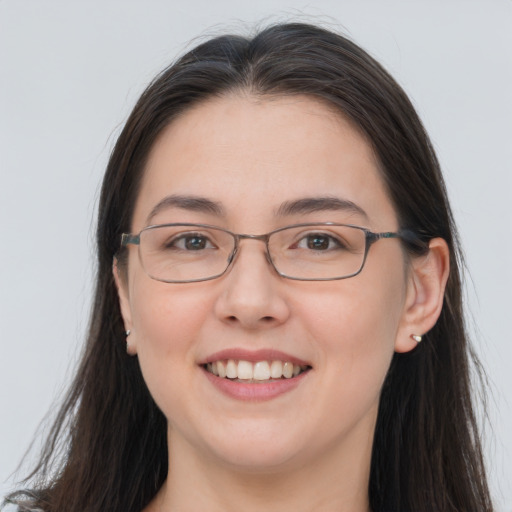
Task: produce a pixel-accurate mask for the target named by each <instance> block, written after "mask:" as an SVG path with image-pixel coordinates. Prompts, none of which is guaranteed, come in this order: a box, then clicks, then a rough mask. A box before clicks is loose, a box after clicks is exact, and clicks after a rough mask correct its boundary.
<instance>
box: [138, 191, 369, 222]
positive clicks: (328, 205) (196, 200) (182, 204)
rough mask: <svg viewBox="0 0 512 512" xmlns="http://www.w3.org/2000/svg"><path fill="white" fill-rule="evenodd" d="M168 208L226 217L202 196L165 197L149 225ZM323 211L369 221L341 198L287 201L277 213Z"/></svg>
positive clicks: (151, 216) (216, 203)
mask: <svg viewBox="0 0 512 512" xmlns="http://www.w3.org/2000/svg"><path fill="white" fill-rule="evenodd" d="M168 208H180V209H182V210H189V211H193V212H199V213H208V214H211V215H215V216H218V217H223V216H225V210H224V208H223V206H222V204H221V203H219V202H217V201H213V200H211V199H208V198H207V197H202V196H192V195H190V196H189V195H187V196H185V195H170V196H167V197H164V198H163V199H162V200H161V201H159V202H158V203H157V204H156V206H155V207H154V208H153V209H152V210H151V213H150V214H149V215H148V218H147V224H149V223H150V221H151V219H153V217H155V216H156V215H157V214H158V213H160V212H161V211H163V210H166V209H168ZM321 211H345V212H349V213H355V214H358V215H361V216H362V217H364V218H365V219H368V215H367V213H366V212H365V211H364V210H363V209H362V208H361V207H360V206H358V205H357V204H356V203H354V202H352V201H349V200H348V199H341V198H339V197H331V196H326V197H303V198H300V199H296V200H293V201H285V202H284V203H282V204H281V205H280V206H279V208H278V209H277V210H276V211H275V215H276V216H277V217H286V216H288V215H306V214H308V213H314V212H321Z"/></svg>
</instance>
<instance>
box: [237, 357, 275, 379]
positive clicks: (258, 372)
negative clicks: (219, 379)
mask: <svg viewBox="0 0 512 512" xmlns="http://www.w3.org/2000/svg"><path fill="white" fill-rule="evenodd" d="M240 362H241V361H240ZM238 364H239V365H240V363H238ZM239 378H242V377H239ZM253 379H254V380H268V379H270V366H269V364H268V363H267V361H261V362H259V363H256V364H255V365H254V376H253Z"/></svg>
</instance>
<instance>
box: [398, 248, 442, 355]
mask: <svg viewBox="0 0 512 512" xmlns="http://www.w3.org/2000/svg"><path fill="white" fill-rule="evenodd" d="M449 272H450V250H449V248H448V244H447V243H446V241H445V240H444V239H442V238H433V239H432V240H431V241H430V243H429V251H428V253H427V254H426V255H424V256H420V257H417V258H413V259H412V261H411V264H410V270H409V279H408V283H407V294H406V301H405V305H404V311H403V315H402V320H401V323H400V326H399V329H398V333H397V338H396V341H395V352H409V351H410V350H412V349H413V348H414V347H416V346H417V344H418V342H417V341H416V340H415V339H413V337H412V336H422V335H423V334H425V333H426V332H428V331H429V330H430V329H432V327H433V326H434V325H435V323H436V322H437V319H438V318H439V315H440V314H441V310H442V307H443V297H444V291H445V288H446V282H447V280H448V275H449Z"/></svg>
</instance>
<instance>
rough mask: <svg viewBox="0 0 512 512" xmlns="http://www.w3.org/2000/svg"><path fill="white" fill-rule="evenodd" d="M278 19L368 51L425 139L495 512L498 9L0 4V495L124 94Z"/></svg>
mask: <svg viewBox="0 0 512 512" xmlns="http://www.w3.org/2000/svg"><path fill="white" fill-rule="evenodd" d="M300 13H303V14H302V15H301V14H300ZM290 16H293V17H297V16H298V17H299V18H300V19H302V20H311V21H316V20H319V21H327V22H328V23H331V24H332V26H333V27H334V28H336V29H342V30H344V31H345V33H347V34H348V35H350V36H352V37H353V38H354V39H355V40H356V42H358V43H360V44H361V45H362V46H363V47H365V48H366V49H367V50H369V51H370V52H371V53H372V54H373V55H374V56H376V57H377V58H378V59H379V60H380V61H381V62H382V63H383V64H384V65H385V66H386V67H387V68H388V69H389V70H390V71H391V73H392V74H393V75H394V76H395V77H396V78H397V79H398V81H399V82H400V83H401V84H402V85H403V86H404V87H405V89H406V90H407V92H408V93H409V94H410V96H411V97H412V99H413V101H414V103H415V105H416V106H417V108H418V110H419V112H420V114H421V116H422V118H423V120H424V122H425V125H426V127H427V129H428V130H429V132H430V134H431V137H432V139H433V141H434V144H435V147H436V149H437V151H438V155H439V158H440V160H441V163H442V165H443V168H444V171H445V175H446V180H447V184H448V188H449V192H450V195H451V199H452V202H453V207H454V211H455V215H456V219H457V221H458V223H459V225H460V230H461V234H462V239H463V243H464V246H465V249H466V256H467V263H468V266H469V269H470V274H471V278H472V279H468V283H467V302H468V304H469V306H470V308H471V311H472V317H473V319H474V320H471V319H470V322H471V325H472V329H473V331H474V334H475V338H476V343H477V349H478V352H479V354H480V356H481V357H482V359H483V360H484V364H485V367H486V369H487V372H488V374H489V377H490V380H491V385H492V393H493V397H492V398H491V401H490V404H489V405H490V418H491V424H492V430H493V431H492V432H491V431H490V429H487V439H488V441H487V442H486V456H487V459H488V464H489V471H490V475H491V484H492V489H493V493H494V496H495V499H496V504H497V510H499V511H501V510H503V511H505V510H506V511H511V510H512V412H511V404H510V402H511V400H512V372H511V371H510V369H509V367H510V365H511V361H512V348H511V343H512V337H511V335H510V332H511V328H510V319H511V317H512V308H511V306H512V300H511V290H512V271H511V267H512V262H511V254H512V242H511V235H512V214H511V204H510V197H511V192H512V179H511V167H512V166H511V162H512V121H511V120H512V93H511V91H512V85H511V84H512V1H511V0H480V1H472V0H460V1H455V0H451V1H450V0H444V1H441V0H410V1H405V0H402V1H399V0H393V1H391V0H389V1H385V0H381V1H370V0H361V1H348V0H324V1H317V2H311V1H310V2H307V1H304V0H295V1H291V0H273V1H270V0H260V1H258V2H255V1H250V2H249V1H247V2H242V1H235V0H216V1H209V0H208V1H207V0H187V1H181V2H174V1H164V0H161V1H157V0H150V1H147V0H146V1H143V0H139V1H129V0H123V1H121V0H118V1H115V0H106V1H105V0H93V1H91V0H89V1H85V0H84V1H69V0H61V1H57V0H0V173H1V176H0V178H1V179H0V226H1V229H0V234H1V237H0V247H1V250H0V368H1V370H0V494H4V493H5V492H6V491H7V490H8V489H9V488H10V487H11V484H10V483H9V481H7V478H8V477H9V474H10V473H11V472H12V471H13V470H14V469H15V467H16V465H17V463H18V462H19V459H20V458H21V456H22V454H23V453H24V451H25V450H26V448H27V447H28V444H29V442H30V440H31V439H32V437H33V434H34V432H35V430H36V427H37V425H38V424H39V422H40V420H41V419H42V417H43V415H44V414H45V413H46V412H47V411H48V409H49V408H50V406H51V404H52V403H54V402H55V400H56V398H57V395H58V394H59V392H61V390H62V389H63V387H64V386H65V384H66V382H68V378H69V376H70V374H71V372H72V367H73V364H74V362H75V360H76V357H77V354H78V353H79V351H80V344H81V342H82V340H83V337H84V333H85V329H86V325H87V321H88V311H89V303H90V296H91V287H92V285H91V283H92V273H93V263H92V262H93V251H94V248H93V232H94V227H93V226H94V223H93V220H92V219H93V216H94V212H95V207H96V203H97V198H98V190H99V183H100V180H101V176H102V173H103V169H104V167H105V163H106V160H107V158H108V154H109V151H110V149H111V147H112V144H113V141H114V140H115V136H116V134H117V133H118V131H119V127H120V125H121V124H122V123H123V121H124V120H125V119H126V116H127V114H128V112H129V110H130V109H131V107H132V106H133V103H134V101H135V100H136V98H137V96H138V95H139V94H140V93H141V91H142V90H143V88H144V86H145V85H146V84H147V83H148V81H149V80H150V79H151V78H152V77H153V75H154V74H155V73H156V72H157V71H159V70H160V69H161V68H162V67H164V66H165V65H167V64H168V63H169V62H170V60H172V59H173V58H174V57H176V56H177V55H178V54H179V53H181V52H182V51H183V50H185V49H186V48H187V47H189V46H190V45H189V44H188V42H189V41H190V40H191V39H192V38H194V37H196V36H198V35H200V34H204V33H206V34H211V33H218V32H219V31H223V30H224V29H226V27H227V28H228V29H230V28H233V29H234V30H240V28H241V27H243V26H252V24H253V23H254V22H255V21H269V20H271V21H276V20H279V19H286V18H289V17H290ZM212 27H213V28H212ZM418 208H421V204H418Z"/></svg>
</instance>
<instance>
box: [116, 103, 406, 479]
mask: <svg viewBox="0 0 512 512" xmlns="http://www.w3.org/2000/svg"><path fill="white" fill-rule="evenodd" d="M177 197H180V198H181V200H179V201H177V200H176V198H177ZM169 198H171V199H169ZM184 198H186V199H187V200H183V199H184ZM325 198H329V199H331V200H330V201H318V200H319V199H325ZM188 199H193V200H188ZM304 199H308V200H310V201H303V200H304ZM333 199H334V200H333ZM336 200H339V201H336ZM298 201H302V202H301V203H298ZM347 202H350V203H353V204H354V205H356V207H352V208H348V207H346V204H347ZM212 205H214V206H213V207H212ZM290 205H291V206H292V207H290ZM293 205H295V206H297V205H302V206H301V207H293ZM181 222H186V223H189V222H190V223H202V224H211V225H215V226H220V227H222V228H226V229H228V230H231V231H233V232H235V233H248V234H263V233H267V232H270V231H272V230H275V229H277V228H280V227H283V226H287V225H291V224H298V223H307V222H339V223H348V224H355V225H359V226H364V227H367V228H369V229H371V230H372V231H375V232H382V231H395V230H396V229H397V228H398V226H397V218H396V213H395V211H394V209H393V206H392V204H391V202H390V200H389V198H388V196H387V193H386V190H385V187H384V186H383V183H382V181H381V178H380V175H379V172H378V169H377V163H376V160H375V158H374V155H373V153H372V151H371V149H370V147H369V145H368V144H367V142H366V141H365V139H364V138H363V137H362V136H361V135H360V134H359V133H358V131H356V130H355V129H354V128H353V127H352V126H351V125H350V124H349V123H348V122H347V121H346V120H344V119H343V118H342V117H341V116H339V115H337V114H334V113H333V112H332V111H330V110H329V109H328V108H327V107H326V106H325V105H323V104H321V103H320V102H318V101H316V100H314V99H311V98H308V97H280V98H272V99H269V98H254V97H251V96H250V95H233V96H230V97H224V98H220V99H213V100H210V101H208V102H206V103H203V104H201V105H199V106H196V107H195V108H193V109H192V110H189V111H187V112H185V114H183V115H182V116H181V117H180V118H178V119H177V120H176V121H174V122H173V123H172V124H171V125H170V126H169V127H168V128H167V129H166V130H165V131H164V132H163V133H162V135H161V136H160V138H159V139H158V141H157V142H156V144H155V145H154V148H153V150H152V152H151V154H150V158H149V161H148V163H147V167H146V169H145V174H144V179H143V182H142V186H141V189H140V193H139V196H138V199H137V203H136V206H135V212H134V217H133V224H132V231H133V232H134V233H137V232H139V231H140V230H141V229H142V228H144V227H145V226H148V225H153V224H165V223H181ZM128 250H129V257H128V272H127V277H125V278H123V279H121V280H119V279H118V283H119V284H120V296H121V305H122V311H123V316H124V320H125V324H126V327H127V328H129V329H131V332H132V334H131V335H130V337H129V339H128V340H129V342H130V345H131V349H130V350H131V351H132V352H136V353H137V354H138V358H139V361H140V366H141V368H142V372H143V375H144V378H145V380H146V383H147V385H148V388H149V390H150V392H151V394H152V395H153V397H154V399H155V401H156V403H157V404H158V406H159V407H160V409H161V410H162V411H163V413H164V414H165V416H166V417H167V419H168V424H169V436H170V437H169V438H170V447H171V454H172V453H173V451H174V452H176V453H177V454H178V453H186V454H188V456H192V457H196V458H198V459H202V460H203V461H210V462H214V463H215V464H216V465H218V464H226V465H227V466H229V467H236V468H238V469H239V470H240V469H244V468H245V469H247V470H251V471H257V470H259V469H264V470H266V471H268V469H269V468H275V469H276V470H277V469H279V468H286V467H288V466H289V465H294V467H298V466H297V465H299V466H302V465H304V464H306V463H308V464H309V463H311V462H313V461H314V460H315V459H317V460H320V459H322V458H324V459H328V458H329V457H332V456H338V455H339V454H341V453H343V454H344V455H345V457H346V458H347V460H351V461H352V462H351V463H352V464H357V463H359V464H366V463H367V462H368V461H369V452H370V450H371V440H372V436H373V430H374V426H375V419H376V414H377V407H378V401H379V393H380V390H381V387H382V384H383V380H384V378H385V375H386V372H387V370H388V367H389V364H390V360H391V358H392V355H393V352H394V350H395V346H396V344H397V343H399V341H398V340H399V338H400V337H402V330H403V325H402V324H403V318H404V311H405V309H406V304H407V300H408V299H407V296H408V289H409V286H408V281H409V280H410V278H408V277H407V276H408V272H407V268H406V265H405V262H404V256H403V252H402V249H401V246H400V242H399V241H398V240H396V239H387V240H382V241H379V242H377V243H375V244H374V245H373V246H372V247H371V249H370V252H369V254H368V258H367V261H366V264H365V267H364V269H363V271H362V272H361V273H360V274H359V275H357V276H355V277H352V278H349V279H345V280H337V281H311V282H304V281H293V280H289V279H285V278H283V277H280V276H279V275H278V274H277V273H276V272H275V270H273V268H272V267H271V265H270V264H269V262H268V261H267V259H266V255H265V244H264V243H263V242H261V241H258V240H242V241H241V243H240V251H239V253H238V254H237V256H236V259H235V261H234V264H233V265H232V266H231V267H230V269H229V270H228V271H227V273H226V274H224V275H223V276H221V277H219V278H217V279H215V280H211V281H204V282H197V283H184V284H166V283H163V282H159V281H156V280H153V279H151V278H150V277H149V276H148V275H147V274H146V273H145V272H144V270H143V269H142V267H141V264H140V261H139V258H138V254H137V248H136V247H135V246H130V247H129V249H128ZM230 359H232V360H233V361H234V362H235V365H236V362H237V361H238V360H242V366H243V365H245V368H247V367H249V368H252V369H254V367H255V366H258V365H255V363H263V362H264V361H266V362H267V363H268V364H269V367H271V366H272V363H273V361H280V362H281V363H286V362H291V363H294V362H295V363H301V364H302V365H303V367H306V368H307V371H305V372H303V373H301V374H300V375H298V376H296V377H292V378H289V379H287V378H284V377H283V378H281V379H279V380H271V381H268V380H263V381H258V382H253V381H247V380H245V381H244V380H241V381H240V380H238V381H237V380H229V379H227V378H222V377H220V376H215V375H213V374H212V373H210V372H209V371H208V369H207V368H206V367H205V366H206V363H210V362H217V361H222V362H223V364H227V361H228V360H230ZM276 365H277V366H276ZM259 366H260V368H261V367H262V366H261V365H259ZM263 367H264V363H263ZM274 367H277V368H279V363H274ZM240 371H242V370H240ZM262 371H266V370H262ZM276 371H278V370H276ZM283 371H284V370H283ZM237 375H238V374H237Z"/></svg>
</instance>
